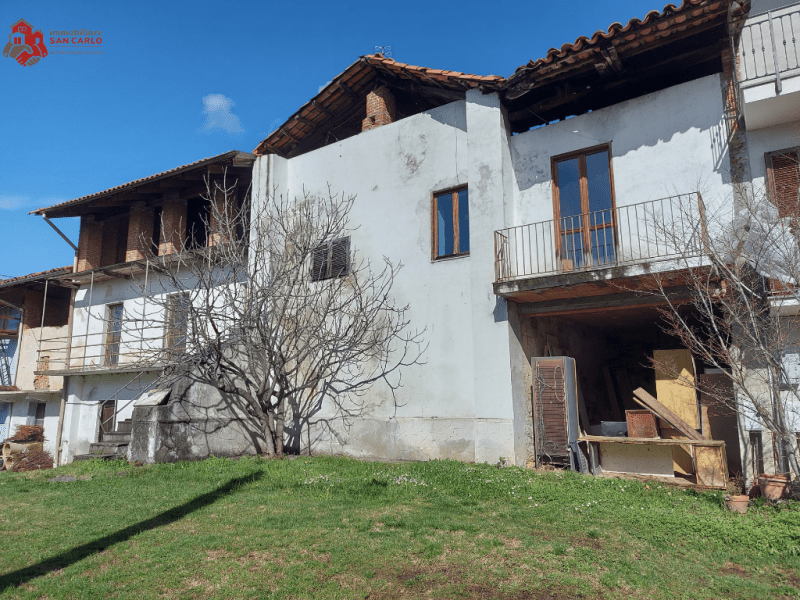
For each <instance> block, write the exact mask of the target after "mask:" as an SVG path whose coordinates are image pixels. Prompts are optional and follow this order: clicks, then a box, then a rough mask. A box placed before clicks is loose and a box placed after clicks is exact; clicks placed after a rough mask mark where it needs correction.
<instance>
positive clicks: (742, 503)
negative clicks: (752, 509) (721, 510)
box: [725, 494, 750, 514]
mask: <svg viewBox="0 0 800 600" xmlns="http://www.w3.org/2000/svg"><path fill="white" fill-rule="evenodd" d="M725 506H727V507H728V510H729V511H731V512H738V513H740V514H745V513H746V512H747V507H748V506H750V496H745V495H744V494H740V495H738V496H725Z"/></svg>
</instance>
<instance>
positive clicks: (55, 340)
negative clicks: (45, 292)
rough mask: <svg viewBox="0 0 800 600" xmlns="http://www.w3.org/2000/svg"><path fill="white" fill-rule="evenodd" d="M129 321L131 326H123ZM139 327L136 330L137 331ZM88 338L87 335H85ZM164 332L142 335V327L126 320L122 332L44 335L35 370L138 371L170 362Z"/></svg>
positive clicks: (55, 371) (46, 372)
mask: <svg viewBox="0 0 800 600" xmlns="http://www.w3.org/2000/svg"><path fill="white" fill-rule="evenodd" d="M128 325H130V329H129V330H128V329H126V327H127V326H128ZM137 329H138V331H137ZM87 338H88V339H87ZM164 342H165V338H164V335H163V334H158V335H142V334H141V328H138V327H136V326H135V324H132V323H125V325H124V326H123V330H122V332H121V335H118V336H113V337H109V336H108V334H107V333H106V332H102V333H100V332H96V333H90V334H89V335H88V336H87V335H84V334H75V335H73V336H72V338H71V339H70V337H69V336H56V337H50V338H43V339H42V340H41V344H40V348H39V350H38V362H37V369H36V372H37V373H42V374H45V375H46V374H53V373H58V372H62V371H63V372H67V371H69V372H74V373H79V372H86V371H137V370H148V369H160V368H162V367H163V366H164V365H165V364H166V363H168V362H169V360H168V359H169V352H168V351H167V350H168V349H167V348H166V347H165V343H164Z"/></svg>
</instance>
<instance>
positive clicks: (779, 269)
mask: <svg viewBox="0 0 800 600" xmlns="http://www.w3.org/2000/svg"><path fill="white" fill-rule="evenodd" d="M735 204H736V205H735V206H734V210H733V211H732V212H721V211H720V212H715V213H710V212H709V211H705V212H704V213H701V215H700V218H699V219H698V215H697V214H684V215H682V218H683V219H684V220H685V221H686V222H688V223H694V224H695V225H694V230H693V235H694V236H695V237H699V238H700V239H702V246H701V247H702V252H701V255H700V256H698V253H696V252H690V251H688V250H687V248H690V247H691V246H692V245H691V244H687V243H686V239H685V236H683V235H677V234H676V230H675V229H674V228H664V229H663V230H662V231H661V232H660V233H661V235H663V236H664V237H665V238H666V239H667V241H668V243H670V244H671V245H672V246H673V248H674V251H675V254H676V256H677V259H676V261H677V266H678V267H679V268H680V269H681V270H680V276H679V277H678V278H677V281H676V277H675V276H674V275H675V274H674V272H673V273H671V274H670V275H669V276H667V275H664V274H658V273H657V274H655V275H654V276H653V281H654V290H653V293H655V294H657V295H659V296H661V297H662V298H664V299H665V300H666V307H665V308H664V309H662V310H661V313H662V316H663V329H664V331H665V332H666V333H668V334H670V335H672V336H674V337H675V338H676V339H677V340H679V341H680V343H681V344H682V345H683V346H685V347H686V348H688V349H689V350H691V352H692V353H693V355H694V356H695V357H696V358H697V359H699V360H700V361H702V362H703V363H705V365H706V366H709V367H713V368H715V369H719V370H720V372H722V373H723V374H724V375H725V377H726V379H727V380H728V382H729V383H730V384H731V385H722V384H720V385H713V384H708V383H706V384H701V383H700V381H701V380H699V379H698V378H687V377H682V376H681V374H680V373H679V372H678V371H677V369H676V368H675V365H672V364H662V363H659V362H658V361H652V365H653V366H654V367H655V368H656V369H658V370H660V371H663V372H666V373H669V374H670V375H671V376H672V377H674V378H676V379H679V380H681V381H682V383H683V384H684V385H687V386H690V387H694V388H696V389H697V391H699V392H701V393H702V394H703V397H704V398H705V399H706V400H707V401H708V402H709V403H710V404H714V405H716V406H717V407H723V408H727V409H729V410H731V411H735V412H737V413H738V414H740V415H741V416H743V417H744V420H745V421H749V422H751V423H753V422H754V423H758V424H760V425H761V426H763V428H764V429H766V430H767V431H769V432H771V433H772V434H774V438H775V440H776V442H777V443H776V445H777V452H778V455H779V466H778V468H780V469H781V470H783V471H788V467H789V466H791V470H792V471H794V473H795V474H796V475H797V476H800V465H798V460H797V440H796V437H795V432H797V431H798V430H800V392H799V391H798V383H800V382H798V375H800V372H799V371H798V367H799V366H800V365H798V354H797V353H798V347H800V327H798V325H800V323H799V322H798V312H797V309H798V304H800V290H799V289H798V287H797V284H798V282H800V246H799V245H798V242H800V239H799V238H798V234H799V233H800V227H799V225H800V223H798V218H797V214H798V213H797V212H796V211H794V212H789V213H787V212H786V211H784V210H779V209H778V207H776V206H775V205H774V204H773V203H772V202H770V200H769V195H768V194H767V193H765V192H764V191H761V192H753V191H752V189H751V190H749V191H748V190H746V189H745V190H743V191H742V192H741V193H740V194H739V195H738V197H737V200H736V203H735ZM787 214H789V216H785V215H787ZM791 215H794V216H791ZM676 283H680V284H682V285H684V286H685V288H686V290H688V299H687V298H686V297H683V298H682V300H681V301H677V300H676V299H675V296H674V295H673V293H672V290H671V289H670V288H673V289H674V286H675V284H676ZM731 386H732V388H733V395H731V393H730V388H731Z"/></svg>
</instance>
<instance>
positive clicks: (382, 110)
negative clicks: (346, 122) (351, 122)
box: [361, 86, 394, 131]
mask: <svg viewBox="0 0 800 600" xmlns="http://www.w3.org/2000/svg"><path fill="white" fill-rule="evenodd" d="M389 123H394V95H393V94H392V92H391V91H389V88H387V87H386V86H381V87H379V88H375V89H374V90H372V91H371V92H370V93H369V94H367V118H366V119H364V120H363V121H362V122H361V131H367V130H368V129H375V128H376V127H380V126H381V125H388V124H389Z"/></svg>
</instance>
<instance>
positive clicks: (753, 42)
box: [732, 3, 800, 130]
mask: <svg viewBox="0 0 800 600" xmlns="http://www.w3.org/2000/svg"><path fill="white" fill-rule="evenodd" d="M738 30H739V33H738V35H734V37H733V40H732V43H733V45H734V51H735V53H736V61H737V66H738V73H737V78H738V85H739V94H740V96H741V106H742V110H743V113H744V118H745V123H746V125H747V128H748V129H751V130H752V129H760V128H763V127H770V126H773V125H779V124H781V123H788V122H790V121H794V120H797V119H800V3H794V4H792V5H790V6H786V7H784V8H780V9H776V10H771V11H767V12H765V13H761V14H756V15H750V16H748V17H747V19H746V20H745V21H744V22H743V23H742V22H740V23H739V27H738Z"/></svg>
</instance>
